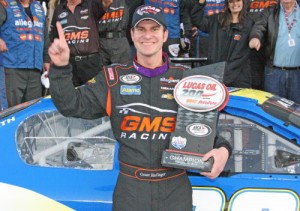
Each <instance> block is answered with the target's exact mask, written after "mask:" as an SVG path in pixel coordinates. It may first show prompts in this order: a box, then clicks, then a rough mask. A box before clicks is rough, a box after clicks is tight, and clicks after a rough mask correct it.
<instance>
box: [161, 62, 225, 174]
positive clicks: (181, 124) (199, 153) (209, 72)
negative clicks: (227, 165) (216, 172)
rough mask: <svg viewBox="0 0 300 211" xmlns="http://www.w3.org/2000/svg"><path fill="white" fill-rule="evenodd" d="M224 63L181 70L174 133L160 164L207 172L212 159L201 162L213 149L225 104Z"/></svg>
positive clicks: (176, 91)
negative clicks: (218, 121) (220, 114)
mask: <svg viewBox="0 0 300 211" xmlns="http://www.w3.org/2000/svg"><path fill="white" fill-rule="evenodd" d="M225 65H226V63H225V62H221V63H216V64H212V65H207V66H203V67H198V68H193V69H191V70H188V71H185V72H184V74H183V78H182V79H181V80H180V81H179V82H178V83H177V85H176V86H175V89H174V97H175V100H176V102H177V103H178V104H179V106H178V112H177V119H176V127H175V131H174V132H173V133H172V135H171V141H170V145H169V149H167V150H165V151H164V152H163V156H162V165H164V166H168V167H175V168H183V169H197V170H200V171H210V170H211V167H212V164H213V160H212V159H210V160H208V161H206V162H203V161H202V157H203V155H204V154H205V153H206V152H208V151H210V150H211V149H212V148H213V145H214V140H215V136H216V128H217V120H218V111H219V110H221V109H222V108H224V107H225V105H226V103H227V101H228V91H227V88H226V87H225V86H224V85H223V84H222V81H223V75H224V70H225Z"/></svg>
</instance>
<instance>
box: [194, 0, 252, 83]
mask: <svg viewBox="0 0 300 211" xmlns="http://www.w3.org/2000/svg"><path fill="white" fill-rule="evenodd" d="M205 3H206V2H205V0H199V2H197V3H196V4H195V7H194V8H193V10H192V22H193V25H195V26H197V27H198V28H199V29H200V30H201V31H203V32H206V33H209V48H208V64H211V63H216V62H222V61H226V62H227V65H226V69H225V74H224V83H225V85H226V86H230V87H243V88H251V72H250V70H251V68H250V60H249V54H250V48H249V46H248V44H249V34H250V31H251V29H252V26H253V24H254V22H253V20H251V19H250V18H247V7H246V1H245V0H226V1H225V7H224V12H221V13H218V14H214V15H211V16H206V17H204V7H205Z"/></svg>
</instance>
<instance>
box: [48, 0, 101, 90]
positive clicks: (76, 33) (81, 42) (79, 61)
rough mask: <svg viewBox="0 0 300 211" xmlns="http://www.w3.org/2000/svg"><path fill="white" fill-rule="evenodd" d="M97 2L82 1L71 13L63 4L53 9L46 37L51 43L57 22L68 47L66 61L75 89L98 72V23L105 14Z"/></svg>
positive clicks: (90, 0) (98, 1)
mask: <svg viewBox="0 0 300 211" xmlns="http://www.w3.org/2000/svg"><path fill="white" fill-rule="evenodd" d="M101 2H102V1H100V0H82V1H81V3H80V4H78V5H77V6H76V7H75V10H74V13H72V11H71V10H70V9H69V8H68V6H67V2H64V3H62V4H59V5H57V6H56V8H55V10H54V14H53V17H52V22H51V27H50V33H49V38H50V41H51V42H53V40H54V38H57V37H58V32H57V28H56V22H57V21H59V22H60V23H61V25H62V27H63V29H64V34H65V38H66V41H67V43H68V46H69V48H70V55H71V57H70V62H71V64H72V66H73V83H74V85H75V86H79V85H82V84H84V83H86V82H87V81H88V80H89V79H91V78H93V77H94V76H96V75H97V73H98V72H99V71H100V69H101V68H100V66H101V64H100V55H99V46H100V44H99V34H98V22H99V19H100V18H101V17H102V16H103V15H104V14H105V11H104V10H103V8H102V3H101Z"/></svg>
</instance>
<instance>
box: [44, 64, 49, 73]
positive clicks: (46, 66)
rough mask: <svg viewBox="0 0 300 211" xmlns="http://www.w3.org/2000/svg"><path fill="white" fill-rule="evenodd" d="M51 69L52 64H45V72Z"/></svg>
mask: <svg viewBox="0 0 300 211" xmlns="http://www.w3.org/2000/svg"><path fill="white" fill-rule="evenodd" d="M49 69H50V63H44V64H43V72H47V71H49Z"/></svg>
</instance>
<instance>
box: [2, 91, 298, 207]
mask: <svg viewBox="0 0 300 211" xmlns="http://www.w3.org/2000/svg"><path fill="white" fill-rule="evenodd" d="M229 92H230V97H229V102H228V104H227V106H226V107H225V109H223V110H222V111H221V113H220V117H219V122H218V128H219V133H220V135H222V136H223V137H224V138H226V139H227V140H228V141H229V142H230V143H231V144H232V146H233V154H232V156H231V157H230V160H229V161H228V163H227V165H226V168H225V170H224V172H223V173H222V174H221V175H220V177H218V178H217V179H214V180H211V179H208V178H206V177H203V176H201V175H200V174H199V173H198V172H196V171H192V170H191V171H189V172H188V173H189V178H190V181H191V183H192V185H193V205H194V210H196V211H215V210H216V211H217V210H218V211H220V210H232V211H244V210H251V211H253V210H259V211H263V210H264V211H274V210H276V211H277V210H278V211H282V210H286V211H292V210H293V211H299V209H300V206H299V197H300V145H299V144H300V106H299V105H297V104H295V103H294V102H292V101H289V100H287V99H284V98H280V97H278V96H274V95H272V94H270V93H266V92H262V91H257V90H252V89H229ZM117 151H118V144H117V142H116V141H115V139H114V137H113V134H112V131H111V127H110V122H109V120H108V119H107V118H106V117H103V118H101V119H97V120H83V119H78V118H69V117H64V116H62V115H61V114H60V113H59V112H58V111H57V110H56V108H55V106H54V105H53V103H52V100H51V98H50V97H46V98H42V99H37V100H34V101H30V102H27V103H24V104H21V105H18V106H16V107H13V108H10V109H7V110H5V111H4V112H2V113H0V156H1V157H2V162H0V168H1V173H0V197H1V198H0V210H13V211H16V210H22V211H24V210H30V211H32V210H43V211H45V210H51V211H53V210H55V211H57V210H79V211H81V210H84V211H85V210H111V209H112V194H113V190H114V186H115V184H116V180H117V176H118V172H119V164H118V159H117Z"/></svg>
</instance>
